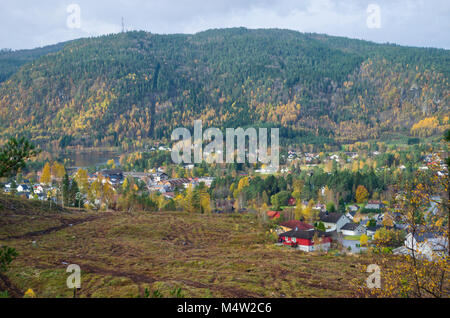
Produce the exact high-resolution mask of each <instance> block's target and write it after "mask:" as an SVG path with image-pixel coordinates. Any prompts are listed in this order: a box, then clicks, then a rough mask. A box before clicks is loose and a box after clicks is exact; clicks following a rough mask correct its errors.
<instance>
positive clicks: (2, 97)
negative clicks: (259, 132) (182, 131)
mask: <svg viewBox="0 0 450 318" xmlns="http://www.w3.org/2000/svg"><path fill="white" fill-rule="evenodd" d="M0 63H1V62H0ZM449 74H450V53H449V51H447V50H440V49H421V48H410V47H400V46H395V45H380V44H374V43H370V42H365V41H359V40H351V39H346V38H338V37H329V36H325V35H317V34H302V33H299V32H294V31H289V30H277V29H271V30H248V29H244V28H236V29H220V30H209V31H205V32H201V33H197V34H195V35H182V34H178V35H156V34H150V33H145V32H128V33H123V34H116V35H110V36H103V37H98V38H92V39H81V40H76V41H71V42H68V43H66V44H65V45H64V48H62V49H61V50H57V51H56V52H53V53H50V54H47V55H45V56H42V57H39V58H37V59H35V60H34V61H32V62H30V63H28V64H25V65H23V66H22V67H21V68H20V69H19V70H18V71H17V72H15V73H14V74H13V75H12V76H10V77H9V78H8V80H6V81H4V82H3V83H2V84H1V87H0V127H1V129H0V136H3V137H4V136H7V135H9V134H16V133H23V134H27V135H29V137H31V138H32V139H33V140H34V141H36V142H38V143H41V144H49V142H51V143H53V144H54V145H61V146H66V145H68V144H72V145H76V144H80V145H84V146H92V145H94V146H95V145H118V144H122V145H125V144H134V145H138V146H139V145H140V144H141V143H142V142H143V141H145V140H147V139H160V138H163V137H166V138H167V137H170V132H171V131H172V129H173V128H174V127H179V126H187V127H189V126H192V125H193V121H194V119H199V118H201V119H203V121H204V125H205V126H214V127H237V126H246V125H268V126H277V127H280V126H281V127H283V130H282V133H281V134H282V137H283V138H291V139H293V140H291V141H295V142H299V143H302V142H305V141H306V142H316V143H323V142H332V140H335V141H338V142H340V141H356V140H362V139H366V138H379V137H380V136H381V135H382V134H383V133H384V132H392V131H396V132H397V131H398V132H400V133H403V134H409V133H410V129H411V127H413V125H414V124H416V126H414V130H413V132H412V133H413V134H416V135H420V136H428V135H432V134H434V133H438V132H439V131H441V130H442V129H443V128H444V127H445V126H446V125H447V124H448V113H449V109H448V105H449V85H448V79H449ZM421 120H424V121H422V122H421Z"/></svg>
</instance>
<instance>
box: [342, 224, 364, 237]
mask: <svg viewBox="0 0 450 318" xmlns="http://www.w3.org/2000/svg"><path fill="white" fill-rule="evenodd" d="M341 232H342V234H343V235H349V236H355V235H362V234H365V233H366V229H365V228H364V226H362V225H361V224H358V223H347V224H345V225H344V226H343V227H342V228H341Z"/></svg>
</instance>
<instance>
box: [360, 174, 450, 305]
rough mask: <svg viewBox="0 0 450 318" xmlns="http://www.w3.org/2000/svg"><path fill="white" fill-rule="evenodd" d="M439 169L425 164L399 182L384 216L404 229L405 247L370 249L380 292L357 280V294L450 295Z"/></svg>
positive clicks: (443, 182)
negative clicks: (391, 217)
mask: <svg viewBox="0 0 450 318" xmlns="http://www.w3.org/2000/svg"><path fill="white" fill-rule="evenodd" d="M441 169H442V167H440V166H438V165H436V166H430V169H429V170H425V171H424V170H419V171H417V172H416V173H415V175H414V177H413V178H412V179H409V180H400V182H399V186H398V189H397V193H398V194H397V196H396V198H395V200H394V201H393V206H394V209H391V210H390V211H389V212H388V213H391V214H394V213H395V214H396V216H397V218H396V221H397V222H398V223H403V224H404V225H405V226H406V231H407V233H408V235H407V237H406V242H407V243H406V244H405V245H404V246H402V247H399V248H398V249H396V252H395V253H394V254H392V253H386V252H382V251H384V249H382V248H378V249H376V250H377V251H378V253H376V254H373V260H372V262H373V264H376V265H378V266H379V267H380V273H381V284H382V285H381V288H372V289H370V288H368V287H366V285H365V284H364V282H360V283H361V285H360V287H359V288H358V292H357V294H358V295H360V296H361V295H362V296H369V297H370V296H372V297H373V296H375V297H419V298H422V297H428V298H429V297H436V298H441V297H449V296H450V280H449V274H450V265H449V210H448V203H449V197H448V176H447V175H446V174H438V173H437V172H438V171H440V170H441ZM400 185H401V186H400ZM412 238H414V240H412ZM380 244H381V245H380V246H379V247H382V242H380Z"/></svg>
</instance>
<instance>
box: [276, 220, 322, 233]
mask: <svg viewBox="0 0 450 318" xmlns="http://www.w3.org/2000/svg"><path fill="white" fill-rule="evenodd" d="M280 228H281V229H282V230H283V232H288V231H291V230H294V229H298V230H301V231H311V230H314V227H313V226H312V225H310V224H308V223H305V222H302V221H299V220H290V221H286V222H283V223H281V224H280Z"/></svg>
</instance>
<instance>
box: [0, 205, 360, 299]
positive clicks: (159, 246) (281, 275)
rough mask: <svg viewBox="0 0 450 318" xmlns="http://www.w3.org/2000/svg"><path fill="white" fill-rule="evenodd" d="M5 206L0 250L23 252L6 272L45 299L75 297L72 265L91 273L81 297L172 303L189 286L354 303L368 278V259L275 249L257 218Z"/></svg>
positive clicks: (202, 292) (201, 291) (202, 293)
mask: <svg viewBox="0 0 450 318" xmlns="http://www.w3.org/2000/svg"><path fill="white" fill-rule="evenodd" d="M2 200H4V198H3V199H2ZM7 200H10V199H9V198H7ZM0 202H2V205H3V208H2V209H0V215H1V223H0V245H2V244H5V245H8V246H11V247H14V248H16V249H17V251H18V252H19V254H20V255H19V257H18V258H17V259H16V260H15V261H14V262H13V264H12V266H11V269H10V270H9V271H8V272H7V273H6V275H7V277H8V279H9V281H10V283H11V284H12V285H13V286H14V287H15V288H16V289H17V290H20V291H25V290H27V289H28V288H32V289H33V290H34V291H35V293H36V294H37V295H38V296H40V297H71V295H72V291H71V290H69V289H68V288H67V287H66V283H65V282H66V279H67V277H68V275H69V274H67V273H66V272H65V269H66V267H67V265H66V263H68V264H78V265H80V267H81V269H82V288H81V290H80V291H79V293H78V294H79V296H80V297H138V296H143V295H144V290H145V289H146V288H147V289H148V290H150V291H151V292H153V291H155V290H158V291H159V292H161V293H162V294H163V295H164V296H169V295H170V291H172V290H173V289H174V288H181V289H182V291H183V294H184V295H185V296H186V297H350V296H351V295H352V289H353V288H352V286H351V284H350V281H351V280H352V279H354V278H356V277H358V276H360V275H362V274H361V273H360V271H359V270H358V269H357V267H358V266H357V265H358V264H359V263H361V262H364V259H361V258H357V257H353V256H335V255H331V253H329V254H328V255H313V254H306V253H303V252H300V251H295V250H292V249H290V248H287V247H278V246H275V245H274V244H273V243H272V242H271V241H270V239H269V236H268V234H267V232H266V231H265V230H264V229H263V228H262V227H260V226H259V225H258V223H257V221H256V219H255V218H254V217H253V216H249V215H247V216H246V215H239V216H224V215H221V216H218V215H211V216H208V215H201V214H187V213H178V212H168V213H131V214H130V213H119V212H114V213H102V212H96V213H86V212H84V213H80V212H78V213H73V212H72V213H68V212H67V211H59V212H57V213H55V212H51V211H45V209H44V210H42V211H41V210H39V209H38V208H37V207H34V206H27V205H26V204H28V203H26V204H25V205H23V206H22V208H23V210H21V209H18V208H17V206H15V207H14V209H12V210H11V209H10V208H5V204H4V203H3V201H0ZM9 203H10V202H9ZM9 203H8V204H9ZM20 204H23V203H20ZM33 204H34V203H33ZM10 206H12V205H11V204H10ZM16 221H17V222H16ZM70 224H71V225H70ZM32 241H35V244H33V243H32Z"/></svg>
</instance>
